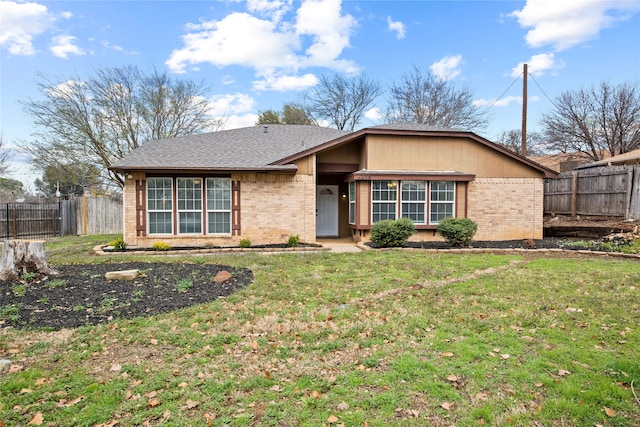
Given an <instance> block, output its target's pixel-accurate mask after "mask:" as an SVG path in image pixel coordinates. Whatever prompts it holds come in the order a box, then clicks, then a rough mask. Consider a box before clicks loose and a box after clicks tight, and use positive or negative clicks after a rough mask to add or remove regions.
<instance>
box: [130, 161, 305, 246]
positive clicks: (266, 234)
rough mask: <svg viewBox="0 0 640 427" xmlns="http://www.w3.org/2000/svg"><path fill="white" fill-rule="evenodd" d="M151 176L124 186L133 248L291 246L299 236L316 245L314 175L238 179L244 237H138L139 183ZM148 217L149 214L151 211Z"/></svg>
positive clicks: (137, 176)
mask: <svg viewBox="0 0 640 427" xmlns="http://www.w3.org/2000/svg"><path fill="white" fill-rule="evenodd" d="M144 179H145V175H144V174H142V173H136V174H133V175H132V176H131V178H127V179H126V181H125V186H124V218H125V227H124V228H125V233H124V239H125V241H126V242H127V244H128V245H130V246H139V247H149V246H152V245H153V243H155V242H165V243H168V244H169V245H171V246H190V245H191V246H204V245H215V246H234V245H238V243H239V242H240V240H241V239H249V240H250V241H251V244H253V245H259V244H266V243H286V242H287V240H288V239H289V236H291V235H294V234H297V235H298V236H300V241H302V242H307V243H311V242H315V240H316V235H315V234H316V217H315V211H316V183H315V179H314V177H313V176H312V175H303V174H297V175H289V174H286V175H284V174H282V175H278V174H257V173H242V174H233V175H232V176H231V180H232V181H239V182H240V183H241V184H240V185H241V190H240V217H241V221H240V225H241V230H240V235H232V236H207V235H173V236H166V235H163V236H137V233H136V224H137V221H136V215H137V211H136V181H137V180H144ZM145 215H146V212H145Z"/></svg>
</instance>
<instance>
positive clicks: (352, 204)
mask: <svg viewBox="0 0 640 427" xmlns="http://www.w3.org/2000/svg"><path fill="white" fill-rule="evenodd" d="M355 223H356V182H355V181H351V182H350V183H349V224H355Z"/></svg>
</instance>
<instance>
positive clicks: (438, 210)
mask: <svg viewBox="0 0 640 427" xmlns="http://www.w3.org/2000/svg"><path fill="white" fill-rule="evenodd" d="M398 185H399V186H400V191H397V187H398ZM455 203H456V183H455V181H416V180H413V181H392V180H386V181H371V210H372V223H375V222H378V221H382V220H385V219H396V217H397V216H398V215H399V217H400V218H409V219H410V220H412V221H413V222H414V224H416V225H437V224H439V223H440V221H442V220H443V219H444V218H446V217H448V216H450V217H455V211H456V207H455ZM398 204H399V206H400V209H399V211H398Z"/></svg>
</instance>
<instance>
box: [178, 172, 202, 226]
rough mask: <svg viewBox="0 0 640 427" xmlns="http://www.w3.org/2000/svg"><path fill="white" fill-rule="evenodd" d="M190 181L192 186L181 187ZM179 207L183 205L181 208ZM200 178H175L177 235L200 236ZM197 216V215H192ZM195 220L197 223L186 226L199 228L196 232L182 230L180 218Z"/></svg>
mask: <svg viewBox="0 0 640 427" xmlns="http://www.w3.org/2000/svg"><path fill="white" fill-rule="evenodd" d="M189 181H191V182H192V184H193V185H192V186H190V187H187V186H182V185H181V184H184V183H187V182H189ZM181 205H184V206H182V207H181ZM202 210H203V209H202V178H198V177H178V178H176V214H177V218H178V234H202V230H203V227H202ZM193 214H197V215H195V216H194V215H193ZM183 215H186V216H188V217H189V218H196V219H197V221H195V222H190V223H189V224H188V225H196V226H198V227H199V229H198V230H196V231H183V230H182V225H183V224H182V216H183Z"/></svg>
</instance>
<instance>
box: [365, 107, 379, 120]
mask: <svg viewBox="0 0 640 427" xmlns="http://www.w3.org/2000/svg"><path fill="white" fill-rule="evenodd" d="M364 117H365V118H367V119H369V120H371V121H372V122H374V123H375V122H378V121H380V120H382V119H383V118H384V114H382V111H380V108H378V107H373V108H370V109H369V110H367V111H365V113H364Z"/></svg>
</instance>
